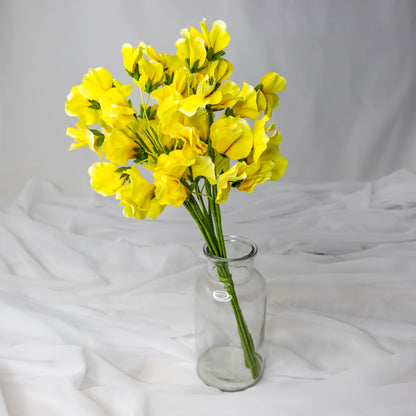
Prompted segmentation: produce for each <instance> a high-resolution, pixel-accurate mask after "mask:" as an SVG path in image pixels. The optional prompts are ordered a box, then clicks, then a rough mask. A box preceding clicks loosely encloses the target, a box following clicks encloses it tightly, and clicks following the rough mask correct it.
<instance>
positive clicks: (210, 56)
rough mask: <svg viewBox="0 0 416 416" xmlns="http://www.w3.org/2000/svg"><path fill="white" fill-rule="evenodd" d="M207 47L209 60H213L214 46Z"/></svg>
mask: <svg viewBox="0 0 416 416" xmlns="http://www.w3.org/2000/svg"><path fill="white" fill-rule="evenodd" d="M205 49H206V51H207V59H208V61H212V57H213V56H214V48H213V47H212V46H211V47H210V48H208V46H206V47H205Z"/></svg>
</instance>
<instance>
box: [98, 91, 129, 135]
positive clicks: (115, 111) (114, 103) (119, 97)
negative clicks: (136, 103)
mask: <svg viewBox="0 0 416 416" xmlns="http://www.w3.org/2000/svg"><path fill="white" fill-rule="evenodd" d="M100 104H101V111H102V118H103V120H104V121H105V122H106V123H108V124H110V125H111V126H113V127H114V128H116V129H123V128H124V127H125V126H127V124H128V123H129V122H130V121H131V120H132V119H133V116H134V114H135V113H136V110H134V108H131V107H130V105H129V103H128V101H127V100H126V98H125V96H124V95H123V94H122V93H121V92H120V90H119V89H118V88H111V89H110V90H108V91H106V92H105V93H104V94H103V95H102V96H101V98H100Z"/></svg>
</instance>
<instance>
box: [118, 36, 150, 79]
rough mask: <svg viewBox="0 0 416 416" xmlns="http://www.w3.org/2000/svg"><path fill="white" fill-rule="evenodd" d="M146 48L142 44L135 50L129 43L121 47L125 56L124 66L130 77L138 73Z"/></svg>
mask: <svg viewBox="0 0 416 416" xmlns="http://www.w3.org/2000/svg"><path fill="white" fill-rule="evenodd" d="M144 48H145V46H144V45H143V44H142V43H140V45H139V46H138V47H137V48H135V47H134V46H132V45H130V44H129V43H124V44H123V46H122V47H121V53H122V55H123V64H124V68H125V69H126V71H127V72H128V73H129V75H131V76H133V75H134V74H135V73H136V74H137V71H138V62H139V59H140V58H141V57H142V56H143V49H144Z"/></svg>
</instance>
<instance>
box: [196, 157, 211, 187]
mask: <svg viewBox="0 0 416 416" xmlns="http://www.w3.org/2000/svg"><path fill="white" fill-rule="evenodd" d="M192 176H193V177H194V179H195V178H197V177H198V176H203V177H204V178H207V179H208V181H209V183H210V184H211V185H215V184H216V183H217V178H216V176H215V165H214V163H213V162H212V159H211V158H210V157H209V156H197V157H196V158H195V164H193V165H192Z"/></svg>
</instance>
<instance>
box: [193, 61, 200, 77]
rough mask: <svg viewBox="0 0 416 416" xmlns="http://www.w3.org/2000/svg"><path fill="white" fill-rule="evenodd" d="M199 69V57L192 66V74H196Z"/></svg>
mask: <svg viewBox="0 0 416 416" xmlns="http://www.w3.org/2000/svg"><path fill="white" fill-rule="evenodd" d="M198 71H199V59H197V60H196V61H195V62H194V64H193V65H192V68H191V74H195V72H198Z"/></svg>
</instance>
